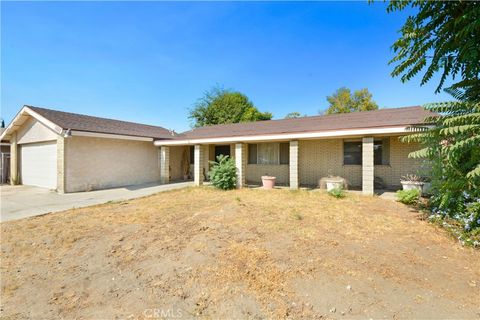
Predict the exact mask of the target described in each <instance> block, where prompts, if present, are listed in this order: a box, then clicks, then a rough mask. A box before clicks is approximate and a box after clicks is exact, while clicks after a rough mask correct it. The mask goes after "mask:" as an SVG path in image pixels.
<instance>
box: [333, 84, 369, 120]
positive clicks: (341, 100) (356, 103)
mask: <svg viewBox="0 0 480 320" xmlns="http://www.w3.org/2000/svg"><path fill="white" fill-rule="evenodd" d="M327 101H328V102H329V103H330V106H329V107H328V109H327V111H326V112H325V113H326V114H332V113H349V112H355V111H368V110H376V109H378V105H377V104H376V103H375V101H373V99H372V94H371V93H370V92H369V91H368V89H366V88H365V89H361V90H356V91H355V92H354V93H353V95H352V93H351V91H350V89H348V88H344V87H343V88H340V89H338V90H337V91H336V92H335V93H334V94H333V95H331V96H327Z"/></svg>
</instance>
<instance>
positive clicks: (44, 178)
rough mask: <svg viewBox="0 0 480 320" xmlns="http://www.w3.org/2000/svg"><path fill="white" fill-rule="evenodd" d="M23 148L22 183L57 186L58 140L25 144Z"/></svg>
mask: <svg viewBox="0 0 480 320" xmlns="http://www.w3.org/2000/svg"><path fill="white" fill-rule="evenodd" d="M20 149H21V160H20V161H21V169H20V170H21V171H20V174H21V178H22V184H24V185H29V186H38V187H44V188H49V189H56V188H57V142H56V141H50V142H41V143H32V144H23V145H21V147H20Z"/></svg>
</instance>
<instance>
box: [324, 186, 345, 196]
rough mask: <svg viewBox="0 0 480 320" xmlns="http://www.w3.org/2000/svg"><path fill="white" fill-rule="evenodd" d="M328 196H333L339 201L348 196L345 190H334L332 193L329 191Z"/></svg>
mask: <svg viewBox="0 0 480 320" xmlns="http://www.w3.org/2000/svg"><path fill="white" fill-rule="evenodd" d="M328 194H329V195H331V196H332V197H335V198H337V199H340V198H345V196H346V194H345V191H344V190H343V188H333V189H331V190H330V191H328Z"/></svg>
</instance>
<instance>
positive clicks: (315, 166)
mask: <svg viewBox="0 0 480 320" xmlns="http://www.w3.org/2000/svg"><path fill="white" fill-rule="evenodd" d="M388 139H389V141H390V164H389V165H375V166H374V176H375V177H379V178H381V179H382V180H383V182H384V183H385V186H386V187H389V188H398V187H400V186H401V185H400V177H401V176H402V175H405V174H408V173H416V172H418V170H419V168H420V164H421V162H420V160H418V159H411V158H408V154H409V153H410V152H412V151H415V150H418V149H419V148H420V146H419V145H418V144H407V143H402V142H400V141H399V138H398V137H396V136H393V137H390V138H388ZM329 174H331V175H336V176H341V177H344V178H345V179H347V182H348V183H349V185H350V186H351V187H355V188H360V187H361V186H362V166H361V165H343V139H331V140H305V141H300V142H299V180H300V185H308V186H317V185H318V182H319V180H320V178H322V177H326V176H328V175H329Z"/></svg>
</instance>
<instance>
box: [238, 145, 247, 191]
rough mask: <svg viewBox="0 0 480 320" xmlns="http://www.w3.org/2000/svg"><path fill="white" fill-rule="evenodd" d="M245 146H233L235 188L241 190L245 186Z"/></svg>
mask: <svg viewBox="0 0 480 320" xmlns="http://www.w3.org/2000/svg"><path fill="white" fill-rule="evenodd" d="M245 149H246V147H245V144H244V143H237V144H235V166H236V167H237V188H239V189H240V188H243V187H244V186H245V174H246V169H247V166H246V164H247V158H246V152H245Z"/></svg>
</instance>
